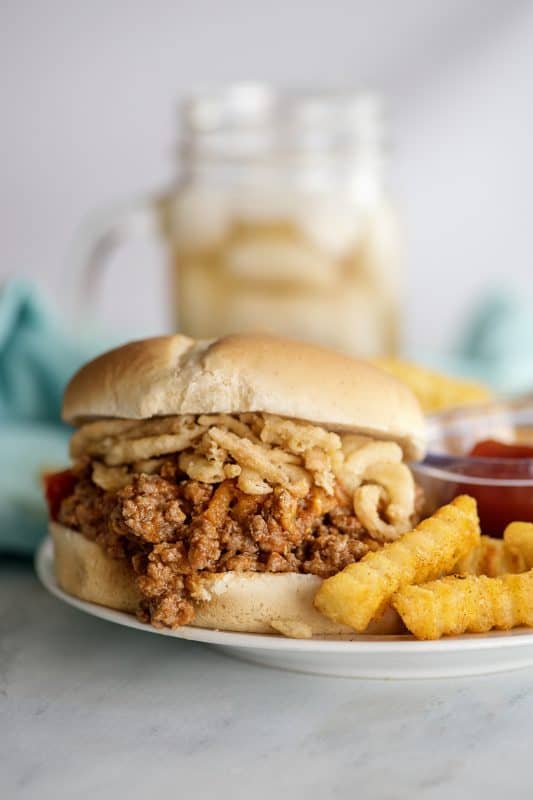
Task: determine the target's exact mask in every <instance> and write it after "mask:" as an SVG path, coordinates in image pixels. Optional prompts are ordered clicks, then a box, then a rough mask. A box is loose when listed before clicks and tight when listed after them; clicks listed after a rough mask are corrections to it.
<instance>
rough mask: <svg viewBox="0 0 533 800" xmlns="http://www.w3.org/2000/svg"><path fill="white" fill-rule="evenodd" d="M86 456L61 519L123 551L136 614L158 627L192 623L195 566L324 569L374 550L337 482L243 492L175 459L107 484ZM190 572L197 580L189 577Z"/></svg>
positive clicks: (119, 554)
mask: <svg viewBox="0 0 533 800" xmlns="http://www.w3.org/2000/svg"><path fill="white" fill-rule="evenodd" d="M90 475H91V467H90V464H85V465H79V466H78V467H77V468H76V469H75V477H76V482H75V484H74V488H73V490H72V492H71V493H70V494H69V495H68V496H67V497H65V498H64V499H63V501H62V502H61V505H60V507H59V511H58V514H57V518H58V521H59V522H61V523H62V524H63V525H66V526H68V527H70V528H74V529H75V530H78V531H80V533H82V534H83V535H84V536H86V537H87V538H88V539H91V540H92V541H95V542H97V543H98V544H99V545H101V546H102V547H104V548H105V550H106V551H107V552H108V553H109V554H110V555H111V556H113V557H114V558H126V559H128V560H129V561H130V563H131V565H132V566H133V569H134V571H135V573H136V575H137V583H138V587H139V589H140V592H141V594H142V597H143V600H142V604H141V610H140V616H141V618H142V619H144V620H145V621H150V622H152V624H154V625H155V626H157V627H163V626H165V627H171V628H174V627H178V626H180V625H185V624H187V623H189V622H191V621H192V619H193V617H194V607H193V604H192V602H191V600H192V599H193V598H194V594H195V590H196V588H197V585H198V584H197V578H198V575H199V573H212V572H225V571H228V570H235V571H237V572H245V571H246V572H250V571H251V572H301V573H310V574H313V575H319V576H320V577H323V578H325V577H328V576H330V575H334V574H335V573H336V572H339V570H341V569H343V568H344V567H345V566H346V565H347V564H350V563H353V562H354V561H358V560H359V559H361V558H362V556H363V555H364V554H365V553H367V552H368V550H369V549H375V546H376V545H375V544H374V543H373V542H372V540H371V539H370V538H369V537H368V535H367V534H366V531H365V530H364V528H363V527H362V526H361V524H360V523H359V521H358V519H357V517H356V516H355V515H354V512H353V506H352V504H351V501H350V498H349V497H348V496H347V495H345V494H344V493H343V492H342V491H341V490H340V489H339V490H338V491H337V492H336V494H335V495H328V494H326V492H325V491H324V490H323V489H320V488H318V487H315V488H313V489H311V491H310V492H309V493H308V495H307V496H306V497H304V498H302V499H298V498H296V497H294V496H293V495H291V494H290V493H289V492H288V491H287V490H285V489H282V488H280V487H277V488H275V489H274V490H273V492H272V493H271V494H267V495H249V494H245V493H243V492H242V491H240V490H239V489H238V488H237V487H236V485H235V482H234V481H232V480H225V481H223V482H222V483H219V484H216V485H210V484H206V483H199V482H197V481H193V480H190V479H183V475H182V474H180V472H179V469H178V467H177V465H176V462H175V460H174V459H169V460H168V461H165V463H164V464H163V465H162V467H161V469H160V472H159V474H154V475H146V474H134V475H132V480H131V482H130V483H128V484H127V485H126V486H125V487H124V488H122V489H120V490H119V491H115V492H106V491H104V490H103V489H101V488H99V487H98V486H96V485H95V484H94V483H93V482H92V480H91V478H90ZM195 578H196V585H195Z"/></svg>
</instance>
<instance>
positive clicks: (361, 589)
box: [315, 495, 480, 633]
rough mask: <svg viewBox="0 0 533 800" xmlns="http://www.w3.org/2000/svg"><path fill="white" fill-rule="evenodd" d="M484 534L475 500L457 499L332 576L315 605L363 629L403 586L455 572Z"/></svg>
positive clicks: (336, 620)
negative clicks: (379, 548)
mask: <svg viewBox="0 0 533 800" xmlns="http://www.w3.org/2000/svg"><path fill="white" fill-rule="evenodd" d="M479 535H480V534H479V519H478V515H477V508H476V502H475V500H474V499H473V498H471V497H468V496H467V495H462V496H460V497H456V498H455V500H453V501H452V502H451V503H450V504H449V505H446V506H443V507H442V508H440V509H439V510H438V511H436V512H435V514H434V515H433V516H432V517H429V518H428V519H425V520H423V522H421V523H420V524H419V525H417V526H416V528H415V529H414V530H413V531H410V532H409V533H405V534H404V535H403V536H402V537H401V538H399V539H397V540H396V541H395V542H392V543H391V544H388V545H385V547H383V548H382V549H381V550H377V551H375V552H372V553H367V555H366V556H364V558H363V559H362V560H361V561H359V562H358V563H357V564H350V565H349V566H347V567H345V568H344V569H343V570H342V572H339V573H338V574H337V575H334V576H333V577H332V578H327V579H326V580H325V581H324V582H323V583H322V585H321V587H320V589H319V590H318V592H317V594H316V597H315V606H316V608H317V609H318V610H319V611H321V612H322V613H323V614H325V615H326V616H327V617H329V618H330V619H332V620H334V621H335V622H343V623H344V624H345V625H349V626H351V627H352V628H354V629H355V630H356V631H359V632H360V633H362V632H363V631H365V630H366V628H367V627H368V624H369V623H370V621H371V620H372V619H374V618H375V617H376V616H379V614H380V613H381V612H382V611H383V609H384V608H385V606H386V605H387V603H388V602H389V600H390V598H391V597H392V596H393V594H394V593H395V592H397V591H398V589H399V588H400V587H401V586H406V585H408V584H410V583H422V582H424V581H428V580H432V579H433V578H438V577H440V576H441V575H443V574H447V573H450V572H451V571H452V569H453V568H454V566H455V564H456V563H457V561H458V560H459V559H460V558H461V557H462V556H464V555H465V554H466V553H468V552H469V550H471V549H472V548H473V547H475V545H476V544H477V543H478V542H479Z"/></svg>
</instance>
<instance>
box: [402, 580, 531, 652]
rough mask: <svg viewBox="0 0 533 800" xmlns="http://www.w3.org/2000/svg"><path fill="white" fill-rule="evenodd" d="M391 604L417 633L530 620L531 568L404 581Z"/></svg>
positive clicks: (433, 634)
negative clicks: (412, 582) (411, 582)
mask: <svg viewBox="0 0 533 800" xmlns="http://www.w3.org/2000/svg"><path fill="white" fill-rule="evenodd" d="M392 604H393V606H394V608H395V609H396V611H397V612H398V613H399V615H400V616H401V618H402V619H403V621H404V624H405V626H406V628H408V630H410V631H411V633H412V634H414V635H415V636H416V638H417V639H440V638H441V636H457V635H458V634H460V633H485V632H486V631H490V630H491V629H492V628H500V629H501V630H509V629H510V628H515V627H516V626H517V625H528V626H533V570H530V571H529V572H523V573H522V574H520V575H503V576H502V577H501V578H488V577H487V576H486V575H466V576H464V577H460V576H449V577H447V578H441V579H440V580H438V581H432V582H431V583H426V584H423V585H422V586H405V587H404V588H403V589H400V591H399V592H398V593H397V594H396V595H395V596H394V597H393V599H392Z"/></svg>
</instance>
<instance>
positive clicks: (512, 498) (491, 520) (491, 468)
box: [459, 439, 533, 537]
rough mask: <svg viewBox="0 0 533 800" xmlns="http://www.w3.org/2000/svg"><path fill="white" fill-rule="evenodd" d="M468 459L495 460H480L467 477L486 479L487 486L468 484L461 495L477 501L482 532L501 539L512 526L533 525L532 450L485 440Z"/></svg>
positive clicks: (524, 446) (478, 444)
mask: <svg viewBox="0 0 533 800" xmlns="http://www.w3.org/2000/svg"><path fill="white" fill-rule="evenodd" d="M468 456H469V457H473V458H479V459H494V461H493V462H492V463H491V461H490V460H487V461H485V462H483V461H481V460H480V461H479V462H477V463H474V464H472V466H471V467H470V468H469V469H468V475H471V476H475V477H479V478H484V479H486V480H487V485H486V486H482V485H478V484H475V483H465V484H462V485H461V486H460V489H459V490H460V493H461V494H462V493H465V494H469V495H471V496H472V497H475V499H476V500H477V504H478V511H479V518H480V522H481V532H482V533H484V534H486V535H488V536H496V537H501V536H503V531H504V529H505V527H506V526H507V525H508V524H509V523H510V522H515V521H520V522H533V447H530V446H529V445H525V444H505V443H504V442H498V441H496V440H494V439H485V440H483V441H481V442H477V443H476V444H475V445H474V447H473V448H472V449H471V450H470V452H469V453H468ZM491 478H494V479H496V480H498V479H500V480H501V479H503V480H508V481H513V480H528V479H530V480H531V486H527V485H525V486H513V485H510V486H505V485H497V484H496V485H491V484H490V480H491Z"/></svg>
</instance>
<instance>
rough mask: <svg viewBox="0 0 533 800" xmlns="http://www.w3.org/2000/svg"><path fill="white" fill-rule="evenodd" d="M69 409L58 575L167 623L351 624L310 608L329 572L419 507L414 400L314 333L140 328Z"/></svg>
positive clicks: (54, 499) (225, 626)
mask: <svg viewBox="0 0 533 800" xmlns="http://www.w3.org/2000/svg"><path fill="white" fill-rule="evenodd" d="M63 417H64V419H65V420H66V421H67V422H69V423H71V424H72V425H74V426H75V427H76V431H75V433H74V434H73V436H72V440H71V455H72V460H73V463H72V467H71V468H70V469H69V470H66V471H65V472H61V473H56V474H54V475H49V476H48V477H47V498H48V502H49V507H50V516H51V523H50V526H51V532H52V536H53V540H54V551H55V568H56V574H57V580H58V582H59V585H60V586H61V587H62V588H63V589H64V591H66V592H68V593H70V594H72V595H75V596H77V597H80V598H82V599H84V600H88V601H91V602H95V603H100V604H102V605H105V606H108V607H111V608H115V609H119V610H122V611H127V612H131V613H135V614H137V615H138V617H139V618H140V619H142V620H144V621H146V622H151V623H152V624H153V625H155V626H158V627H162V626H165V627H170V628H174V627H178V626H181V625H188V624H192V625H196V626H201V627H208V628H218V629H222V630H233V631H248V632H259V633H273V632H275V631H279V632H281V633H288V634H289V635H296V636H299V635H300V636H306V635H312V634H339V633H345V632H347V631H348V630H349V629H348V628H345V627H344V625H343V624H341V623H337V622H334V621H332V620H330V619H328V618H327V617H326V616H323V615H322V614H321V613H320V612H319V611H317V610H316V609H315V608H314V607H313V597H314V595H315V594H316V591H317V589H318V588H319V587H320V585H321V582H322V580H323V579H324V578H328V577H331V576H332V575H335V574H336V573H338V572H339V571H341V570H342V569H343V568H344V567H346V566H347V565H348V564H352V563H354V562H357V561H359V560H360V559H361V558H362V557H363V556H364V555H365V554H367V553H369V552H370V551H373V550H378V549H380V548H381V547H383V545H384V543H387V542H391V541H394V540H396V539H398V537H401V536H402V535H403V534H404V533H405V532H406V531H408V530H410V529H411V528H412V527H413V525H414V524H416V522H417V520H418V517H419V512H420V508H421V501H422V497H421V492H420V491H419V489H418V488H417V486H416V485H415V481H414V479H413V475H412V473H411V471H410V469H409V466H408V462H409V461H410V460H413V459H418V458H420V457H421V456H422V455H423V453H424V447H425V428H424V418H423V415H422V412H421V410H420V407H419V405H418V403H417V401H416V400H415V398H414V396H413V395H412V394H411V392H410V391H409V389H408V388H407V387H406V386H405V385H403V384H401V383H400V382H398V381H396V380H395V379H394V378H393V377H392V376H390V375H387V374H385V373H384V372H382V371H380V370H379V369H377V368H376V367H373V366H371V365H370V364H368V363H366V362H364V361H358V360H356V359H353V358H350V357H348V356H344V355H341V354H339V353H336V352H333V351H330V350H327V349H323V348H320V347H317V346H313V345H309V344H302V343H300V342H295V341H291V340H287V339H281V338H275V337H270V336H266V335H259V334H257V335H233V336H228V337H225V338H222V339H218V340H216V341H210V342H201V341H193V340H192V339H189V338H188V337H186V336H182V335H174V336H165V337H159V338H153V339H146V340H144V341H138V342H132V343H130V344H127V345H125V346H123V347H120V348H118V349H115V350H112V351H110V352H108V353H105V354H104V355H102V356H100V357H99V358H97V359H95V360H94V361H92V362H90V363H89V364H87V365H86V366H84V367H83V368H82V369H81V370H80V371H79V372H78V373H77V374H76V375H75V376H74V378H73V379H72V380H71V382H70V384H69V386H68V387H67V390H66V392H65V397H64V405H63ZM394 624H395V623H394V617H392V618H385V619H384V620H382V621H381V622H377V623H373V625H374V630H379V631H383V632H385V631H390V630H393V629H394Z"/></svg>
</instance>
